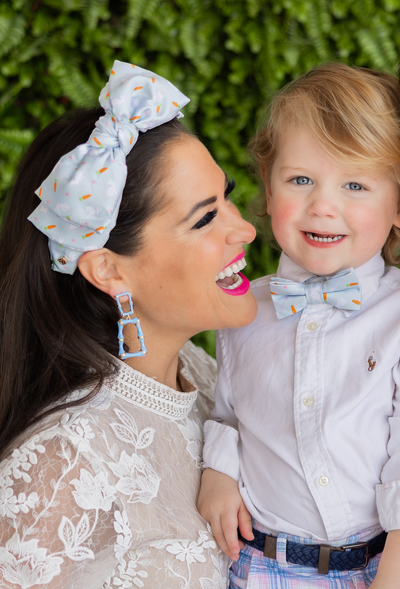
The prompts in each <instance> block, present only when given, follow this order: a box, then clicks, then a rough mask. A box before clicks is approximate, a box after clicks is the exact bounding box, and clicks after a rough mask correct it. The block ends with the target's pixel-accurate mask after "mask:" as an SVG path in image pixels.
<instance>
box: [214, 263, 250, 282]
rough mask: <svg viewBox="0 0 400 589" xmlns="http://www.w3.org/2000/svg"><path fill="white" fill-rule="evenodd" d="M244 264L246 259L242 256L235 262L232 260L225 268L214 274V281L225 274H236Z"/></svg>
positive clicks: (220, 278) (229, 275)
mask: <svg viewBox="0 0 400 589" xmlns="http://www.w3.org/2000/svg"><path fill="white" fill-rule="evenodd" d="M245 266H246V260H245V259H244V258H242V259H241V260H238V261H237V262H234V263H233V264H231V265H230V266H227V267H226V268H224V269H223V270H221V272H219V273H218V274H217V275H216V277H215V282H217V280H222V279H223V278H225V276H228V277H231V276H233V275H234V274H237V273H238V272H240V271H241V270H243V268H244V267H245ZM235 284H236V283H235Z"/></svg>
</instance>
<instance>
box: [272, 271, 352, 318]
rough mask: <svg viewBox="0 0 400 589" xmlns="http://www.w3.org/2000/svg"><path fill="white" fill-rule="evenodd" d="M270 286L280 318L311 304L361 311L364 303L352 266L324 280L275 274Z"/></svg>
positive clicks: (277, 314)
mask: <svg viewBox="0 0 400 589" xmlns="http://www.w3.org/2000/svg"><path fill="white" fill-rule="evenodd" d="M270 289H271V297H272V301H273V303H274V306H275V311H276V316H277V317H278V319H284V318H285V317H288V316H289V315H292V314H293V313H299V312H300V311H302V310H303V309H304V307H305V306H306V305H308V304H317V303H328V304H329V305H332V306H333V307H338V308H339V309H345V310H346V311H358V310H359V309H360V305H361V287H360V285H359V284H358V279H357V274H356V273H355V271H354V269H353V268H348V269H347V270H342V271H341V272H338V273H337V274H335V275H334V276H331V277H330V278H326V279H325V280H324V281H323V282H308V283H303V282H293V281H292V280H285V279H284V278H273V279H272V280H271V282H270Z"/></svg>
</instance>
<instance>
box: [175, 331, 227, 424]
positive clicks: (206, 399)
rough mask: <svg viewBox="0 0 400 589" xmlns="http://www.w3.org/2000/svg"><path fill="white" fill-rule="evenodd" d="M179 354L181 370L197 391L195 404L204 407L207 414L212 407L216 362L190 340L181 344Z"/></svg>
mask: <svg viewBox="0 0 400 589" xmlns="http://www.w3.org/2000/svg"><path fill="white" fill-rule="evenodd" d="M179 356H180V358H181V360H182V363H183V368H182V371H183V372H184V374H185V376H186V377H188V378H189V380H191V381H192V382H193V383H194V385H195V386H196V388H197V389H198V391H199V392H198V399H197V406H198V407H199V408H204V409H205V411H206V414H207V415H208V414H209V413H210V411H212V409H213V407H214V391H215V385H216V384H217V378H218V370H217V362H216V360H215V358H213V357H212V356H210V355H209V354H207V352H205V350H203V348H201V347H199V346H195V345H194V343H193V342H191V341H190V340H189V341H188V342H186V344H185V345H184V346H183V348H182V349H181V351H180V353H179ZM203 406H204V407H203Z"/></svg>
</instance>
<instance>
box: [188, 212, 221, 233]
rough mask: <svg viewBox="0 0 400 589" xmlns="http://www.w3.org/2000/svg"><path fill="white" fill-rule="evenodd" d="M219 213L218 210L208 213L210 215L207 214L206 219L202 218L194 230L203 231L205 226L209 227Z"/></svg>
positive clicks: (194, 226)
mask: <svg viewBox="0 0 400 589" xmlns="http://www.w3.org/2000/svg"><path fill="white" fill-rule="evenodd" d="M217 213H218V209H214V210H213V211H208V213H206V214H205V215H204V217H202V218H201V219H200V220H199V221H197V223H196V224H195V225H193V227H192V229H201V228H202V227H204V226H205V225H208V224H209V223H211V221H212V220H213V219H214V217H215V216H216V214H217Z"/></svg>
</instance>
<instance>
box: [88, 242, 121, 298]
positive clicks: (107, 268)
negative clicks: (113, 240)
mask: <svg viewBox="0 0 400 589" xmlns="http://www.w3.org/2000/svg"><path fill="white" fill-rule="evenodd" d="M118 258H119V256H117V255H116V254H114V253H113V252H111V251H110V250H108V249H107V248H105V247H103V248H102V249H99V250H93V251H88V252H85V253H84V254H83V255H82V256H81V257H80V258H79V261H78V268H79V270H80V273H81V274H82V276H83V277H84V278H86V280H87V281H88V282H90V283H91V284H93V286H95V287H96V288H98V289H99V290H101V291H103V292H105V293H107V294H108V295H110V296H111V297H113V298H114V297H115V295H117V294H120V293H122V292H126V291H127V290H129V288H128V285H127V284H126V283H125V280H124V279H123V277H122V276H121V272H120V263H119V259H118Z"/></svg>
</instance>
